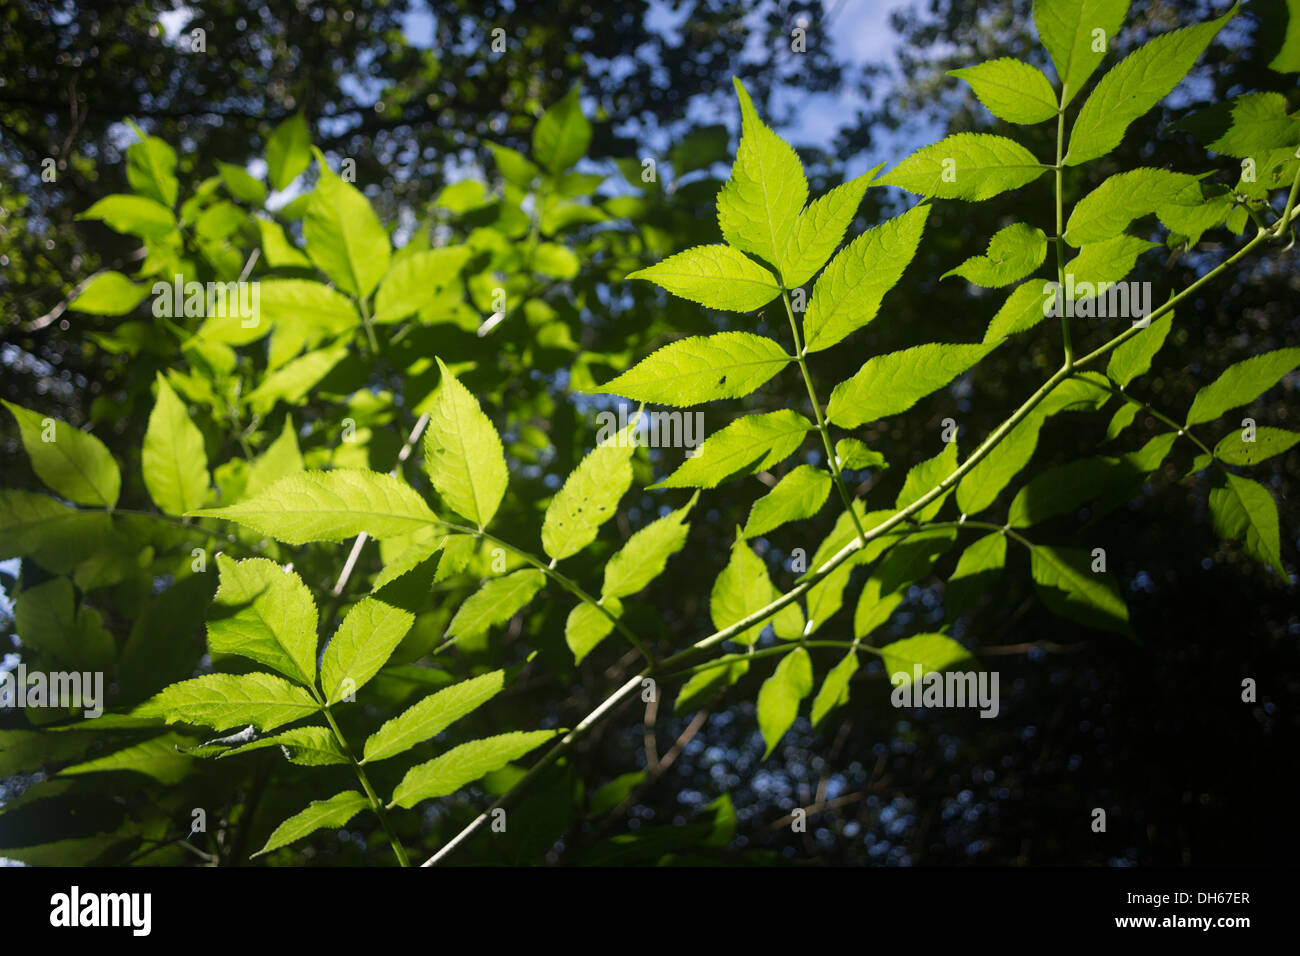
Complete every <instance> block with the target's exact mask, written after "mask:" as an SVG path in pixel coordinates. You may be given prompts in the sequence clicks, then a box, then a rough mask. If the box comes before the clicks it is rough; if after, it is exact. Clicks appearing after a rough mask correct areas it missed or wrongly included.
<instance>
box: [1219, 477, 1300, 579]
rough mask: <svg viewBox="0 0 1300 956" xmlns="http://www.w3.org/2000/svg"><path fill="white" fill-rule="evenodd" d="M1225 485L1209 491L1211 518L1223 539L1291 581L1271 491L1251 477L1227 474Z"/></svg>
mask: <svg viewBox="0 0 1300 956" xmlns="http://www.w3.org/2000/svg"><path fill="white" fill-rule="evenodd" d="M1223 478H1224V484H1223V486H1222V487H1220V488H1214V489H1211V491H1210V519H1211V520H1212V521H1213V522H1214V531H1215V533H1216V534H1217V535H1218V536H1219V537H1220V538H1226V539H1230V540H1233V541H1240V542H1241V543H1242V545H1243V546H1244V547H1245V549H1246V553H1247V554H1248V555H1250V556H1251V557H1252V558H1254V559H1255V560H1256V561H1258V562H1259V563H1260V564H1267V565H1268V566H1269V567H1271V568H1272V569H1273V570H1275V571H1276V572H1277V573H1278V574H1279V575H1281V577H1282V580H1283V581H1287V580H1289V577H1288V575H1287V573H1286V567H1285V565H1283V564H1282V549H1281V539H1280V536H1279V534H1278V521H1277V505H1276V504H1275V503H1274V502H1273V496H1272V495H1270V494H1269V493H1268V489H1267V488H1265V487H1264V486H1263V485H1261V484H1259V483H1258V482H1255V481H1251V480H1250V479H1249V478H1242V477H1240V476H1238V475H1234V474H1231V473H1228V472H1225V473H1224V476H1223Z"/></svg>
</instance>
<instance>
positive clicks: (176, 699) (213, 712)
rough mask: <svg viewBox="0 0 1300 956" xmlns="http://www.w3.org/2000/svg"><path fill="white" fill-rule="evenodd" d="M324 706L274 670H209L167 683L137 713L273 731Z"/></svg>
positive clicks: (218, 727) (216, 727)
mask: <svg viewBox="0 0 1300 956" xmlns="http://www.w3.org/2000/svg"><path fill="white" fill-rule="evenodd" d="M318 710H320V705H319V704H317V703H316V701H315V700H313V699H312V696H311V694H309V693H308V692H307V690H306V688H303V687H295V686H294V685H293V684H290V683H289V682H288V681H286V680H284V679H282V678H279V677H275V676H273V675H271V674H261V673H253V674H208V675H206V676H204V677H195V678H193V679H192V680H185V681H181V682H180V683H179V684H172V685H171V686H170V687H165V688H163V689H162V691H161V692H159V693H158V694H157V695H155V696H154V697H152V698H151V699H149V700H147V701H145V702H144V703H143V704H141V705H140V706H139V707H137V708H135V710H133V711H132V712H131V713H132V716H135V717H161V718H163V719H164V720H166V721H167V723H169V724H173V723H176V722H177V721H180V722H182V723H186V724H198V725H201V726H204V727H211V728H212V729H213V730H228V729H230V728H231V727H237V726H240V725H243V724H252V725H253V726H254V727H256V728H257V729H258V730H274V729H275V728H276V727H279V726H281V725H283V724H287V723H290V722H291V721H295V720H299V719H301V718H303V717H306V716H308V715H309V714H314V713H316V712H317V711H318Z"/></svg>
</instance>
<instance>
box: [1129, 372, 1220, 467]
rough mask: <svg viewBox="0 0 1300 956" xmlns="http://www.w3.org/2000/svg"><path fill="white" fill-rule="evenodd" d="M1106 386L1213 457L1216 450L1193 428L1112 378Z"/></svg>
mask: <svg viewBox="0 0 1300 956" xmlns="http://www.w3.org/2000/svg"><path fill="white" fill-rule="evenodd" d="M1106 388H1108V389H1109V390H1110V392H1111V394H1113V395H1118V396H1119V397H1120V398H1122V399H1124V401H1126V402H1129V403H1130V404H1132V405H1136V406H1137V407H1138V408H1141V409H1144V410H1145V411H1146V412H1147V413H1148V414H1150V415H1151V416H1152V417H1153V418H1155V419H1156V420H1157V421H1160V422H1163V423H1164V424H1166V425H1168V426H1169V427H1170V428H1172V429H1173V430H1174V431H1176V432H1177V433H1178V435H1179V436H1180V437H1182V438H1186V439H1187V440H1188V441H1190V442H1192V444H1194V445H1196V447H1197V448H1199V449H1201V451H1203V452H1205V453H1206V454H1207V455H1209V456H1210V457H1211V458H1213V457H1214V452H1213V451H1211V450H1210V447H1209V446H1208V445H1207V444H1205V442H1203V441H1201V440H1200V439H1199V438H1197V437H1196V436H1195V435H1193V434H1192V432H1191V429H1189V428H1187V427H1186V426H1184V425H1180V424H1178V423H1177V422H1176V421H1174V420H1173V419H1172V418H1170V417H1169V416H1168V415H1166V414H1164V413H1163V412H1161V411H1159V410H1157V409H1155V408H1153V407H1152V406H1151V405H1150V404H1149V403H1147V402H1144V401H1142V399H1140V398H1134V397H1133V396H1132V395H1130V394H1129V393H1128V392H1126V391H1124V389H1122V388H1120V387H1119V386H1118V385H1116V384H1115V383H1114V382H1112V381H1111V380H1110V379H1107V380H1106Z"/></svg>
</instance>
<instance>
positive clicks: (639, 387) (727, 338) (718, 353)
mask: <svg viewBox="0 0 1300 956" xmlns="http://www.w3.org/2000/svg"><path fill="white" fill-rule="evenodd" d="M789 363H790V356H788V355H787V354H786V352H785V349H783V348H781V346H779V345H777V344H776V342H773V341H772V340H771V339H768V338H764V337H763V336H760V335H752V334H750V333H748V332H720V333H718V334H717V335H705V336H691V337H690V338H685V339H678V340H677V341H676V342H672V343H669V344H668V345H665V346H664V347H663V348H661V349H659V350H658V351H656V352H653V353H651V354H650V356H649V357H647V358H646V359H645V360H644V361H642V362H640V363H639V364H637V365H636V366H635V367H633V368H631V369H629V370H628V371H626V372H624V373H623V374H622V375H619V376H618V377H617V378H615V379H613V380H612V381H609V382H606V383H605V384H604V385H595V386H592V387H591V388H588V389H584V390H583V391H584V392H586V393H587V394H609V395H622V396H623V397H624V398H630V399H632V400H633V401H635V402H645V403H647V404H655V405H671V406H675V407H678V408H683V407H686V406H690V405H699V404H700V403H702V402H711V401H713V400H714V399H719V398H741V397H742V396H745V395H748V394H749V393H750V392H752V391H754V389H756V388H758V387H759V386H760V385H762V384H763V383H764V382H766V381H767V380H768V379H770V378H772V376H774V375H776V373H777V372H779V371H781V369H783V368H785V367H786V365H788V364H789Z"/></svg>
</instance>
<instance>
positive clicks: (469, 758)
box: [389, 730, 559, 810]
mask: <svg viewBox="0 0 1300 956" xmlns="http://www.w3.org/2000/svg"><path fill="white" fill-rule="evenodd" d="M558 733H559V731H558V730H533V731H527V732H524V731H514V732H513V733H508V734H498V735H497V736H495V737H485V738H483V739H482V740H471V741H470V742H469V743H465V744H461V745H460V746H459V747H453V748H452V749H451V750H448V751H447V752H446V753H445V754H443V755H442V756H441V757H437V758H435V759H433V760H430V761H429V762H428V763H422V764H417V765H416V766H414V767H412V768H411V769H410V770H408V771H407V772H406V776H405V777H403V778H402V782H401V783H399V784H398V785H397V789H395V790H394V791H393V802H392V803H390V804H389V806H390V807H404V808H405V809H407V810H409V809H410V808H411V807H413V806H415V805H416V804H417V803H419V802H420V801H421V800H429V799H432V798H434V797H445V796H447V795H448V794H452V793H455V792H456V791H457V790H459V789H460V788H461V787H463V786H465V785H466V784H470V783H473V782H474V781H475V780H478V779H479V778H480V777H483V776H485V775H486V774H489V773H492V772H493V771H496V770H500V769H501V768H502V767H504V766H505V765H506V764H508V763H510V762H511V761H513V760H518V759H519V758H520V757H522V756H524V755H525V754H527V753H529V752H530V751H532V750H535V749H536V748H538V747H540V746H541V745H542V744H544V743H545V742H546V741H548V740H550V739H551V738H553V737H554V736H555V735H556V734H558Z"/></svg>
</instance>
